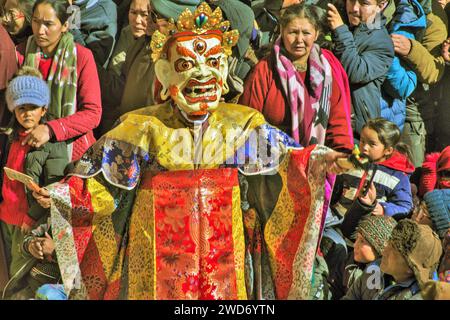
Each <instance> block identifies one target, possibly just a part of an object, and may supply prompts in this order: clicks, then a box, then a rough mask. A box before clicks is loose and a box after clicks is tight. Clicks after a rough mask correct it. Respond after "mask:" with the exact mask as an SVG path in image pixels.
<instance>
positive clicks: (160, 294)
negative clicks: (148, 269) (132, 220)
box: [142, 169, 238, 299]
mask: <svg viewBox="0 0 450 320" xmlns="http://www.w3.org/2000/svg"><path fill="white" fill-rule="evenodd" d="M235 186H238V180H237V172H236V170H232V169H223V170H196V171H176V172H167V173H161V174H159V175H157V176H153V177H150V179H148V178H147V179H145V180H144V182H143V184H142V188H143V189H145V188H151V189H152V190H153V193H154V199H155V200H154V210H155V221H156V224H155V238H156V250H155V252H156V290H157V294H156V295H157V298H158V299H192V298H194V297H195V298H196V299H218V298H226V299H237V287H236V276H235V274H236V273H235V263H234V248H233V237H232V228H233V225H232V206H233V187H235ZM180 289H181V290H180Z"/></svg>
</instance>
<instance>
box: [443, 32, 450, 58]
mask: <svg viewBox="0 0 450 320" xmlns="http://www.w3.org/2000/svg"><path fill="white" fill-rule="evenodd" d="M442 57H443V58H444V60H445V61H446V62H450V38H448V39H447V40H445V41H444V43H443V44H442Z"/></svg>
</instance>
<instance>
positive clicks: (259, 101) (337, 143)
mask: <svg viewBox="0 0 450 320" xmlns="http://www.w3.org/2000/svg"><path fill="white" fill-rule="evenodd" d="M273 59H274V56H273V53H272V54H270V55H269V56H267V57H265V58H263V59H261V60H260V61H259V63H258V64H257V65H256V66H255V68H254V69H253V72H252V73H251V74H250V75H249V77H248V78H247V80H246V81H245V85H244V93H243V94H242V95H241V97H240V99H239V103H240V104H243V105H246V106H249V107H251V108H254V109H256V110H258V111H260V112H261V113H262V114H264V117H265V118H266V120H267V122H269V123H270V124H272V125H274V126H276V127H280V129H281V130H283V131H286V133H288V134H289V135H292V133H291V129H290V126H291V123H290V121H291V120H290V110H289V102H288V100H287V98H286V97H285V94H284V92H283V88H282V86H281V82H280V80H279V77H278V76H277V75H276V74H274V70H275V68H276V67H275V62H274V61H273ZM306 98H307V99H308V97H306ZM287 117H289V118H287ZM347 119H348V117H347V114H346V111H345V106H344V98H343V96H342V94H341V92H340V90H339V86H338V84H337V81H335V80H334V73H333V85H332V95H331V110H330V116H329V120H328V127H327V132H326V138H325V139H326V141H325V144H326V145H327V146H328V147H331V148H333V149H336V150H340V151H350V150H352V149H353V137H352V136H350V135H349V132H351V123H350V121H347Z"/></svg>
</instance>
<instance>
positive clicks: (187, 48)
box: [155, 34, 228, 119]
mask: <svg viewBox="0 0 450 320" xmlns="http://www.w3.org/2000/svg"><path fill="white" fill-rule="evenodd" d="M155 72H156V76H157V78H158V80H159V81H160V82H161V84H162V92H161V98H162V99H163V100H167V99H168V98H169V97H170V98H172V100H173V101H174V102H175V104H176V105H177V107H178V108H179V109H180V110H181V111H182V112H183V113H184V115H185V116H186V117H187V118H188V119H195V118H197V117H202V116H205V115H207V114H208V113H209V112H212V111H214V110H215V109H217V107H218V105H219V101H220V97H221V96H222V94H225V93H227V92H228V86H227V84H226V78H227V75H228V62H227V56H226V55H225V54H224V53H223V50H222V40H221V39H220V37H219V36H217V35H214V34H207V35H189V36H182V37H179V38H176V39H174V41H172V43H171V44H170V46H169V47H168V49H167V57H166V59H164V58H161V59H159V60H158V61H157V62H156V64H155Z"/></svg>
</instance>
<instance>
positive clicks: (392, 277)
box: [375, 219, 442, 300]
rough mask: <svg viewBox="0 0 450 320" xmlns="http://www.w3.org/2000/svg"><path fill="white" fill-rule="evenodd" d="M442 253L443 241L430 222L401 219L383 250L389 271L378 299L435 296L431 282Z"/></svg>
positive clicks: (383, 268) (384, 267)
mask: <svg viewBox="0 0 450 320" xmlns="http://www.w3.org/2000/svg"><path fill="white" fill-rule="evenodd" d="M441 254H442V245H441V241H440V240H439V237H438V236H437V235H436V233H434V232H433V230H432V229H431V228H430V227H429V226H426V225H422V224H418V223H417V222H415V221H413V220H410V219H403V220H401V221H400V222H399V223H398V224H397V226H396V227H395V228H394V230H393V231H392V236H391V238H390V240H389V243H388V245H387V246H386V248H385V249H384V252H383V257H382V259H381V265H380V267H381V271H382V272H383V273H385V276H384V277H383V280H384V281H383V290H381V291H380V293H379V294H378V295H377V296H376V297H375V300H422V299H424V298H425V299H431V298H434V297H431V296H430V295H429V293H430V287H431V286H430V285H429V284H430V279H431V277H432V274H433V273H434V271H436V269H437V266H438V264H439V259H440V257H441ZM435 283H437V282H435ZM435 294H436V292H435Z"/></svg>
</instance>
